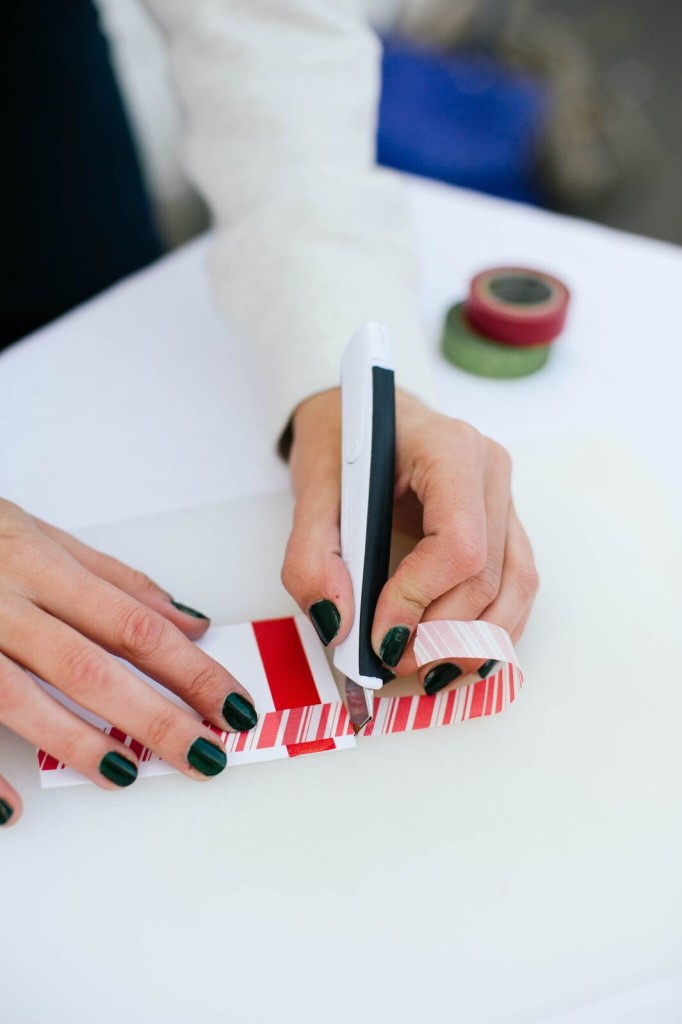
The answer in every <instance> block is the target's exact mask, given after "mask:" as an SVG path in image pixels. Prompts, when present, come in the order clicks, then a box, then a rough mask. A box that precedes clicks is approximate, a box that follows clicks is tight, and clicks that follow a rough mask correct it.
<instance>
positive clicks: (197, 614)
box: [171, 601, 208, 619]
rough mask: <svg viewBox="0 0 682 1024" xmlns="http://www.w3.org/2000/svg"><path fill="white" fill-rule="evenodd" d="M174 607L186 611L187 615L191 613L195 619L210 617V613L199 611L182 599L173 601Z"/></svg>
mask: <svg viewBox="0 0 682 1024" xmlns="http://www.w3.org/2000/svg"><path fill="white" fill-rule="evenodd" d="M171 604H172V605H173V607H174V608H177V609H178V611H179V612H184V613H185V615H191V616H192V618H193V619H208V615H204V613H203V612H198V611H197V610H196V608H190V606H189V605H188V604H182V603H181V602H180V601H171Z"/></svg>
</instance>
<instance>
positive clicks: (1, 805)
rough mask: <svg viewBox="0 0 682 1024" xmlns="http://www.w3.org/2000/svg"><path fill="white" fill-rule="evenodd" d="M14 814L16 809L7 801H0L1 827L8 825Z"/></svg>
mask: <svg viewBox="0 0 682 1024" xmlns="http://www.w3.org/2000/svg"><path fill="white" fill-rule="evenodd" d="M13 814H14V808H13V807H12V806H11V804H8V803H7V801H6V800H0V825H6V824H7V822H8V821H9V819H10V818H11V817H12V815H13Z"/></svg>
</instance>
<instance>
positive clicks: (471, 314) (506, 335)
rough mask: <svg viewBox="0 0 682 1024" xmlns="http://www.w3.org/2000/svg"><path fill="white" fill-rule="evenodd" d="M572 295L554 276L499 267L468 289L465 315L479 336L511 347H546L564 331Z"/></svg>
mask: <svg viewBox="0 0 682 1024" xmlns="http://www.w3.org/2000/svg"><path fill="white" fill-rule="evenodd" d="M568 300H569V292H568V288H567V287H566V285H565V284H562V283H561V281H559V279H558V278H556V277H552V276H551V274H545V273H543V272H542V271H540V270H528V269H526V268H524V267H498V268H496V269H494V270H484V271H483V272H482V273H481V274H477V275H476V277H474V279H473V280H472V282H471V285H470V286H469V298H468V299H467V303H466V315H467V319H468V321H469V323H470V325H471V326H472V327H473V329H474V330H475V331H478V333H479V334H483V335H485V336H486V337H487V338H493V339H494V340H495V341H501V342H508V343H509V344H510V345H520V346H524V347H526V346H532V345H547V344H549V342H551V341H553V340H554V339H555V338H556V337H557V336H558V335H559V334H561V331H562V330H563V327H564V323H565V322H566V311H567V309H568Z"/></svg>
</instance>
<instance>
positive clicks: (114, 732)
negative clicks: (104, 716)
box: [109, 725, 128, 743]
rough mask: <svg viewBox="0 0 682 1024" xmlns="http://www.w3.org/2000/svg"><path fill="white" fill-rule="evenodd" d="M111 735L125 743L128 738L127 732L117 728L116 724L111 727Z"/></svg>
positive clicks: (113, 738)
mask: <svg viewBox="0 0 682 1024" xmlns="http://www.w3.org/2000/svg"><path fill="white" fill-rule="evenodd" d="M109 735H110V736H111V738H112V740H118V742H119V743H125V741H126V740H127V739H128V737H127V736H126V734H125V733H124V732H121V730H120V729H117V728H116V726H115V725H112V727H111V728H110V729H109Z"/></svg>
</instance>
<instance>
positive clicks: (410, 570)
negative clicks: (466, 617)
mask: <svg viewBox="0 0 682 1024" xmlns="http://www.w3.org/2000/svg"><path fill="white" fill-rule="evenodd" d="M460 426H461V425H458V429H459V427H460ZM474 434H476V432H475V431H472V438H471V439H470V443H468V444H466V445H465V444H461V443H460V441H459V439H458V436H457V437H455V436H454V435H452V436H450V435H448V438H446V440H440V442H439V439H438V438H436V439H435V441H434V447H435V450H437V451H438V455H437V456H436V457H433V458H430V459H429V460H427V459H425V458H422V460H421V462H420V463H419V464H417V466H416V467H415V469H414V472H413V473H412V480H411V486H412V489H413V490H414V492H415V494H416V495H417V497H418V498H419V500H420V501H421V503H422V505H423V509H424V537H423V539H422V540H420V541H419V543H418V544H417V545H416V546H415V548H414V550H413V551H412V552H410V554H409V555H407V556H406V557H405V558H404V559H403V560H402V561H401V562H400V564H399V566H398V568H397V569H396V571H395V573H394V574H393V576H392V577H391V578H390V579H389V581H388V582H387V583H386V585H385V586H384V588H383V590H382V591H381V594H380V595H379V601H378V602H377V608H376V612H375V615H374V624H373V627H372V645H373V647H374V649H375V651H376V652H377V654H379V656H380V657H381V658H382V660H383V661H384V663H385V664H387V665H389V667H390V668H394V666H396V665H397V664H398V662H399V660H400V657H401V656H402V651H404V650H405V647H406V644H407V640H408V639H409V637H410V636H411V635H412V632H413V630H414V628H415V626H416V625H417V623H418V622H420V621H421V619H422V616H423V614H424V612H425V610H426V609H427V608H428V607H429V605H431V604H432V603H433V602H434V601H435V600H437V599H438V598H439V597H441V595H443V594H446V593H448V592H449V591H450V590H452V589H453V588H454V587H456V586H457V585H458V584H460V583H463V582H464V580H467V579H470V578H471V577H472V576H476V575H478V573H480V572H481V570H482V569H483V567H484V566H485V564H486V560H487V536H486V517H485V502H484V479H483V470H482V460H481V458H480V455H479V452H478V442H477V441H476V438H475V437H473V435H474ZM478 436H479V435H477V434H476V437H478ZM481 440H483V439H481ZM455 442H457V443H455ZM387 659H388V660H387Z"/></svg>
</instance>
